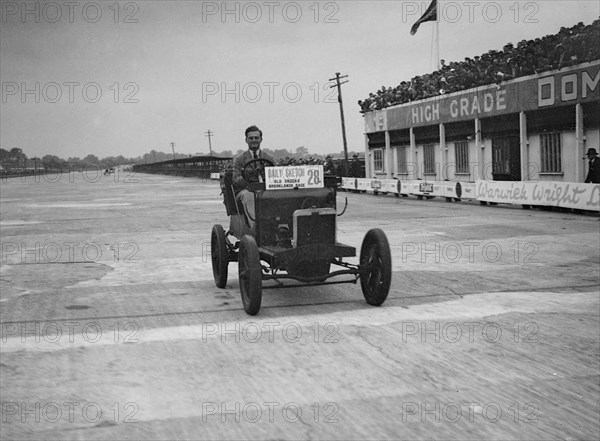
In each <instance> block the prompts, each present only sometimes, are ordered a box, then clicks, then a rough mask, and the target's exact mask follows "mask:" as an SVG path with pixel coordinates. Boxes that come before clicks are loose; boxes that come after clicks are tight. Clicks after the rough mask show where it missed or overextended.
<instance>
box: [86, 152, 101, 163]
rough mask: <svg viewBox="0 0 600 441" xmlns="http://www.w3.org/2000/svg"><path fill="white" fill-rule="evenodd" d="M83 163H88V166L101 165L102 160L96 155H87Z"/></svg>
mask: <svg viewBox="0 0 600 441" xmlns="http://www.w3.org/2000/svg"><path fill="white" fill-rule="evenodd" d="M83 162H85V163H88V164H99V163H100V159H98V157H97V156H96V155H92V154H90V155H87V156H86V157H85V158H83Z"/></svg>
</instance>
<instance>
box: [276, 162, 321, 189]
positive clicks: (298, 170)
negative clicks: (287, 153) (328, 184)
mask: <svg viewBox="0 0 600 441" xmlns="http://www.w3.org/2000/svg"><path fill="white" fill-rule="evenodd" d="M265 175H266V179H265V184H266V189H267V190H281V189H286V188H323V187H324V185H325V180H324V177H323V166H322V165H296V166H288V167H267V168H265Z"/></svg>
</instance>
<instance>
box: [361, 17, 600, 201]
mask: <svg viewBox="0 0 600 441" xmlns="http://www.w3.org/2000/svg"><path fill="white" fill-rule="evenodd" d="M599 35H600V20H596V21H595V22H594V23H593V24H592V25H589V26H584V25H583V24H582V23H579V24H578V25H576V26H574V27H572V28H570V29H566V28H562V29H561V31H560V32H559V33H558V34H557V35H555V36H547V37H544V38H543V39H539V41H537V40H533V41H532V43H533V46H534V47H536V46H537V47H538V49H533V50H534V52H535V54H534V55H535V57H534V58H533V60H534V61H533V62H531V63H530V62H527V63H525V62H523V63H522V64H520V65H518V67H519V68H520V70H519V72H518V73H517V72H516V70H515V72H514V74H513V73H511V74H510V75H500V76H499V75H498V73H499V72H500V73H502V71H501V70H498V69H496V70H495V73H494V74H493V75H491V76H486V77H481V78H478V77H470V76H469V75H462V74H461V75H460V76H459V77H460V78H462V80H460V81H462V83H461V84H462V85H461V86H460V87H459V86H458V84H457V83H454V86H455V87H454V88H453V89H448V90H439V91H438V93H437V94H435V95H434V94H433V93H432V91H433V88H432V87H425V85H426V84H430V83H427V79H429V80H431V79H432V78H435V77H436V76H439V75H447V73H448V72H450V69H453V68H449V67H448V66H457V65H456V64H455V63H450V65H448V66H446V67H442V69H441V70H439V71H437V72H435V73H433V74H430V75H428V76H425V77H426V78H425V79H424V77H421V78H420V79H419V81H416V80H415V79H413V80H412V81H411V83H412V86H409V87H412V90H413V92H414V91H415V90H416V88H415V87H414V85H415V84H417V83H418V84H420V85H422V88H421V89H420V90H421V92H420V95H419V94H418V93H417V94H416V95H414V97H416V98H417V99H414V100H411V99H410V98H408V99H407V95H406V94H404V95H403V92H402V90H403V87H405V86H401V87H399V88H396V89H390V90H388V91H386V92H382V93H379V94H378V95H377V96H376V97H375V98H374V99H373V100H372V101H371V102H370V104H368V107H369V109H368V110H365V103H362V110H363V111H364V118H365V128H366V130H365V133H366V134H365V152H366V158H367V161H366V163H367V167H366V176H367V178H373V179H388V180H390V179H398V180H401V181H412V180H414V181H421V182H448V181H450V182H452V183H454V182H460V183H462V184H464V185H463V188H468V187H469V184H473V185H474V184H476V183H477V182H478V181H486V182H487V183H488V187H489V186H490V185H492V186H493V185H494V184H492V182H498V181H508V182H545V181H548V182H553V183H564V184H568V183H583V181H584V179H585V174H586V173H587V161H585V160H583V157H584V155H585V153H586V151H587V149H588V148H596V150H599V145H600V100H599V97H600V93H599V90H600V87H599V83H600V52H599V51H600V41H599V40H598V36H599ZM550 42H560V44H563V45H565V44H566V46H567V47H568V50H567V51H566V52H563V49H559V52H561V55H560V56H558V55H557V52H556V51H555V50H554V51H550V53H549V52H548V51H549V47H550V45H551V43H550ZM590 42H593V43H594V46H593V47H592V46H591V43H590ZM529 43H530V42H524V43H523V42H522V43H519V44H518V45H517V47H516V48H513V47H512V46H511V47H506V46H505V48H504V51H498V52H497V53H496V56H497V57H499V58H500V59H502V60H506V59H510V58H511V57H514V56H518V53H517V52H515V51H523V50H524V51H526V52H527V53H530V52H529V51H530V44H529ZM560 44H559V46H560ZM507 46H508V45H507ZM541 50H546V51H547V52H546V53H544V54H543V53H542V52H539V51H541ZM491 52H495V51H490V53H491ZM563 53H566V54H567V55H569V56H568V57H565V56H563V55H562V54H563ZM571 54H574V55H571ZM489 57H492V55H490V56H489ZM489 57H485V58H486V61H485V62H486V63H487V62H488V61H487V59H488V58H489ZM528 57H529V58H530V59H531V56H529V55H528ZM476 58H478V59H479V60H481V59H482V58H483V57H476ZM496 59H498V58H496ZM537 59H539V60H541V61H539V63H538V62H537V61H535V60H537ZM548 60H550V61H548ZM465 63H467V65H471V64H472V63H473V61H469V62H465ZM492 63H493V65H495V66H504V65H505V63H499V62H495V59H494V61H492ZM511 63H512V62H510V63H508V64H506V65H507V66H508V65H510V64H511ZM528 63H529V64H528ZM512 64H514V63H512ZM530 65H532V66H533V67H531V66H530ZM538 65H539V69H538ZM513 67H514V66H513ZM463 68H464V66H463ZM531 69H533V70H531ZM486 70H487V69H486ZM488 73H489V72H488ZM502 77H504V78H510V79H502V80H500V78H502ZM483 79H486V81H485V83H486V84H480V82H482V81H483ZM457 81H458V80H457ZM448 83H450V81H448ZM405 85H406V83H405ZM436 87H437V86H436ZM388 92H389V93H388ZM411 93H412V92H411ZM415 93H416V92H415ZM372 95H373V94H372ZM391 96H393V97H396V98H398V97H400V98H398V99H399V101H400V102H399V103H396V101H394V99H390V97H391ZM402 97H403V98H402ZM374 103H375V105H374ZM588 185H590V184H588ZM505 187H506V186H504V187H502V188H505ZM594 197H596V198H597V197H598V196H594ZM507 202H511V203H518V202H516V201H515V200H514V198H513V199H511V198H508V199H507ZM550 205H551V204H550Z"/></svg>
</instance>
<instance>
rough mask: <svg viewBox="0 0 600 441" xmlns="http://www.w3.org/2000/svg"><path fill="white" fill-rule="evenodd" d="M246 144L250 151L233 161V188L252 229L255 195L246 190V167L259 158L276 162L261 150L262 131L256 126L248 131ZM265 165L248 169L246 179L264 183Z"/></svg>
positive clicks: (255, 165) (257, 164)
mask: <svg viewBox="0 0 600 441" xmlns="http://www.w3.org/2000/svg"><path fill="white" fill-rule="evenodd" d="M245 134H246V144H248V150H246V151H245V152H243V153H241V154H239V155H237V156H236V157H235V158H234V159H233V186H234V188H235V190H236V192H237V195H236V198H237V199H238V200H239V201H240V202H241V204H242V206H243V207H244V211H245V212H246V219H248V225H249V226H250V228H254V223H255V222H254V219H255V216H254V213H255V210H254V194H253V193H252V192H250V191H248V190H247V189H246V187H247V185H248V183H247V182H246V181H245V180H244V178H243V177H242V170H243V168H244V165H245V164H246V163H247V162H249V161H251V160H253V159H257V158H262V159H268V160H269V161H271V162H273V163H275V160H274V159H273V157H272V156H271V155H269V154H268V153H265V152H263V151H262V150H261V149H260V144H261V142H262V130H260V129H259V128H258V127H256V126H250V127H248V128H247V129H246V133H245ZM263 167H264V163H260V162H258V163H254V164H253V165H251V166H249V167H248V168H247V169H246V177H247V178H248V180H249V181H250V182H263V181H264V170H263Z"/></svg>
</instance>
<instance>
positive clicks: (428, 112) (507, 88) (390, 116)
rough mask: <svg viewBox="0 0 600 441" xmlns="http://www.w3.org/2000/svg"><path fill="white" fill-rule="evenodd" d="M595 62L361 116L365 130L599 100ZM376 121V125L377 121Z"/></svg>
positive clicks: (599, 74)
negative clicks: (382, 112) (383, 113)
mask: <svg viewBox="0 0 600 441" xmlns="http://www.w3.org/2000/svg"><path fill="white" fill-rule="evenodd" d="M599 83H600V60H597V61H593V62H590V63H584V64H581V65H579V66H578V67H573V68H567V69H562V70H560V71H550V72H543V73H540V74H538V75H532V76H529V77H526V79H516V80H511V81H507V82H503V83H499V84H498V85H496V84H492V85H488V86H482V87H478V88H476V89H469V90H468V91H464V92H456V93H452V94H448V95H439V96H436V97H433V98H428V99H425V100H422V101H417V102H414V103H408V104H404V105H401V106H398V107H394V108H390V109H387V111H386V112H385V113H386V115H384V116H381V115H379V111H378V112H369V113H367V114H365V119H366V124H365V125H366V129H367V133H372V132H378V131H383V130H400V129H407V128H409V127H419V126H429V125H434V124H440V123H448V122H457V121H468V120H473V119H475V118H485V117H490V116H496V115H503V114H508V113H516V112H520V111H531V110H538V109H543V108H548V107H552V106H563V105H568V104H576V103H583V102H592V101H594V100H598V99H599V98H600V86H599ZM378 122H379V123H378Z"/></svg>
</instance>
